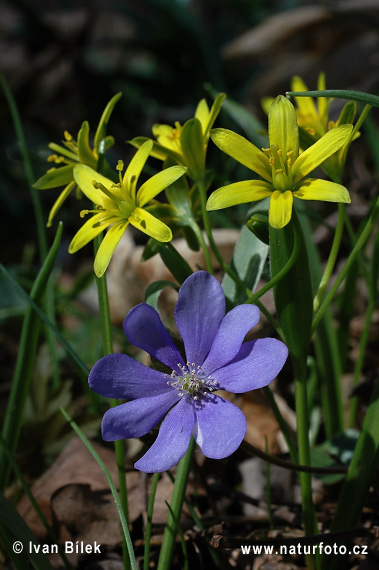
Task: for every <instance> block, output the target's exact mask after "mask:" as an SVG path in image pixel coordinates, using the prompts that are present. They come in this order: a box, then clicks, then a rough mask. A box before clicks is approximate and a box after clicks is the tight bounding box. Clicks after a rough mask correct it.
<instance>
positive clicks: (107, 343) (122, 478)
mask: <svg viewBox="0 0 379 570" xmlns="http://www.w3.org/2000/svg"><path fill="white" fill-rule="evenodd" d="M101 239H102V238H101V236H97V237H96V238H95V239H94V249H95V256H96V253H97V251H98V249H99V246H100V243H101ZM96 285H97V293H98V299H99V312H100V326H101V332H102V338H103V354H104V355H107V354H112V353H113V342H112V325H111V317H110V311H109V299H108V288H107V281H106V276H105V274H104V275H102V276H101V277H96ZM118 404H119V401H118V400H116V399H113V398H111V399H110V405H111V407H112V408H114V407H115V406H118ZM114 449H115V454H116V463H117V472H118V482H119V492H120V502H121V506H122V509H123V512H124V515H125V519H126V521H127V522H128V521H129V516H128V492H127V485H126V473H125V444H124V440H122V439H120V440H117V441H115V442H114ZM122 550H123V561H124V568H125V570H126V569H128V568H130V560H129V555H128V549H127V544H126V541H125V539H123V549H122Z"/></svg>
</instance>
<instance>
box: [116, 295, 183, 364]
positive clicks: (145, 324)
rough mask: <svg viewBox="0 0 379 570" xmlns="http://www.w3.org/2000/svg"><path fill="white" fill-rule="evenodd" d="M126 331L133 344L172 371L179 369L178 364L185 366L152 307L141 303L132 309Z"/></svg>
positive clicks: (126, 319)
mask: <svg viewBox="0 0 379 570" xmlns="http://www.w3.org/2000/svg"><path fill="white" fill-rule="evenodd" d="M124 331H125V334H126V337H127V339H128V340H129V341H130V342H131V343H132V344H134V345H135V346H138V347H139V348H142V349H143V350H146V352H148V353H149V354H151V356H154V358H156V359H157V360H159V362H162V363H163V364H166V366H169V367H170V368H171V369H172V370H173V369H177V365H178V364H184V362H183V359H182V357H181V356H180V353H179V351H178V349H177V348H176V346H175V344H174V341H173V340H172V338H171V337H170V335H169V334H168V332H167V331H166V329H165V328H164V325H163V323H162V321H161V318H160V316H159V315H158V313H157V311H156V310H155V309H154V308H153V307H151V306H150V305H147V304H146V303H141V304H140V305H137V306H136V307H134V308H133V309H131V311H129V313H128V315H127V316H126V318H125V321H124Z"/></svg>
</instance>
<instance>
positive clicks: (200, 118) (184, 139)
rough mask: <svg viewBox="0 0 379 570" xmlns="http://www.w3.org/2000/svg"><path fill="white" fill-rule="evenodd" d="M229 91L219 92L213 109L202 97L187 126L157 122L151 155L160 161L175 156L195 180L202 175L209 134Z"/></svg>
mask: <svg viewBox="0 0 379 570" xmlns="http://www.w3.org/2000/svg"><path fill="white" fill-rule="evenodd" d="M225 97H226V95H225V93H219V94H218V95H217V97H216V99H215V100H214V103H213V105H212V107H211V108H210V109H209V107H208V104H207V102H206V100H205V99H202V100H201V101H200V102H199V104H198V106H197V108H196V111H195V116H194V117H193V118H192V119H189V120H188V121H187V122H186V123H185V124H184V125H181V124H180V123H179V122H178V121H176V122H175V126H174V127H171V126H170V125H162V124H156V125H154V126H153V135H154V137H155V138H156V141H153V143H154V144H153V148H152V151H151V156H154V157H155V158H158V159H159V160H166V159H167V158H171V159H172V160H173V161H175V162H176V163H177V164H182V165H184V166H187V167H188V173H187V174H188V176H189V177H190V178H192V179H193V180H196V179H199V178H202V177H203V176H204V171H205V158H206V152H207V147H208V142H209V133H210V131H211V128H212V126H213V124H214V122H215V120H216V118H217V116H218V114H219V112H220V109H221V105H222V103H223V101H224V99H225ZM146 140H147V139H146V138H145V137H136V138H134V139H132V140H131V141H130V142H131V144H132V145H134V146H136V147H140V146H141V144H143V142H145V141H146Z"/></svg>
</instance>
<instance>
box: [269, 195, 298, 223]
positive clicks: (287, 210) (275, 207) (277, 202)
mask: <svg viewBox="0 0 379 570" xmlns="http://www.w3.org/2000/svg"><path fill="white" fill-rule="evenodd" d="M292 204H293V196H292V192H291V191H290V190H286V192H280V191H279V190H275V192H273V194H272V196H271V200H270V208H269V212H268V221H269V222H270V226H272V227H273V228H275V229H276V230H280V229H281V228H284V226H286V225H287V224H288V222H289V221H290V219H291V216H292Z"/></svg>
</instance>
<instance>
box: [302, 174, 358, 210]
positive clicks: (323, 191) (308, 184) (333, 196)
mask: <svg viewBox="0 0 379 570" xmlns="http://www.w3.org/2000/svg"><path fill="white" fill-rule="evenodd" d="M293 195H294V196H295V197H296V198H300V199H301V200H322V201H323V202H341V203H343V204H350V202H351V199H350V195H349V192H348V191H347V190H346V188H345V187H344V186H341V184H336V183H335V182H329V181H328V180H319V179H318V178H306V179H305V180H303V181H302V183H301V185H300V187H299V188H298V189H297V190H295V192H293Z"/></svg>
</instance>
